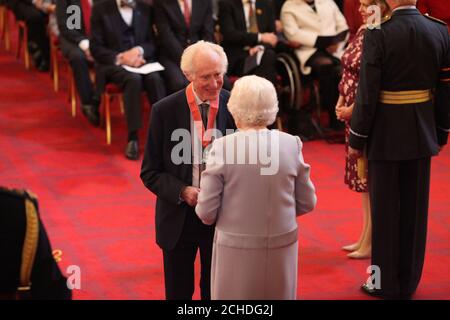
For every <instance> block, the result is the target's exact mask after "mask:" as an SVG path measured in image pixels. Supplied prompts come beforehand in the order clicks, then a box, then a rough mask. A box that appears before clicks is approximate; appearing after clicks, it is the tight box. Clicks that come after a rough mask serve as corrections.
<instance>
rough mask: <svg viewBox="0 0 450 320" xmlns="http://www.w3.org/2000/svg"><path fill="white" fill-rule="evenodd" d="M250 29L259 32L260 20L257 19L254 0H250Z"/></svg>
mask: <svg viewBox="0 0 450 320" xmlns="http://www.w3.org/2000/svg"><path fill="white" fill-rule="evenodd" d="M248 31H249V32H251V33H258V32H259V31H258V22H257V21H256V14H255V10H253V1H252V0H249V1H248Z"/></svg>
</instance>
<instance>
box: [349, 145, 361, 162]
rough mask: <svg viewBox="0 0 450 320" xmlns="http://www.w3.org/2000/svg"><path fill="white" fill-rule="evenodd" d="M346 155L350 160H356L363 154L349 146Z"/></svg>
mask: <svg viewBox="0 0 450 320" xmlns="http://www.w3.org/2000/svg"><path fill="white" fill-rule="evenodd" d="M348 155H349V156H350V158H353V159H358V158H361V157H362V155H363V153H362V151H361V150H357V149H353V148H352V147H350V146H349V147H348Z"/></svg>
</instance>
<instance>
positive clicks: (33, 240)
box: [0, 186, 72, 300]
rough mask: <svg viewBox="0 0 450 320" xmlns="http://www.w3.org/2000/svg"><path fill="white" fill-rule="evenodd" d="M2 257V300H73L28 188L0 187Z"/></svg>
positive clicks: (0, 288)
mask: <svg viewBox="0 0 450 320" xmlns="http://www.w3.org/2000/svg"><path fill="white" fill-rule="evenodd" d="M0 256H1V261H2V262H1V263H0V300H11V299H13V300H24V299H26V300H69V299H71V297H72V291H71V290H70V289H69V288H68V287H67V279H66V277H64V275H63V274H62V273H61V270H60V269H59V266H58V264H57V263H56V261H55V259H54V257H53V254H52V248H51V245H50V241H49V238H48V236H47V232H46V230H45V228H44V225H43V224H42V221H41V219H40V217H39V210H38V201H37V198H36V196H35V195H33V194H32V193H31V192H29V191H26V190H13V189H7V188H4V187H1V186H0Z"/></svg>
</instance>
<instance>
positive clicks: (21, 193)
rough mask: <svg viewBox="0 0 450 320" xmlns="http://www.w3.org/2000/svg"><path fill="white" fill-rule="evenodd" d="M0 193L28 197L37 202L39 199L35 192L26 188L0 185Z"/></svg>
mask: <svg viewBox="0 0 450 320" xmlns="http://www.w3.org/2000/svg"><path fill="white" fill-rule="evenodd" d="M0 193H4V194H7V195H9V196H14V197H18V198H28V199H30V200H32V201H35V202H36V201H37V196H36V195H35V194H34V193H33V192H31V191H29V190H25V189H13V188H7V187H3V186H0Z"/></svg>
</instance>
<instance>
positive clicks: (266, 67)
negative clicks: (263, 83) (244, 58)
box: [253, 48, 277, 85]
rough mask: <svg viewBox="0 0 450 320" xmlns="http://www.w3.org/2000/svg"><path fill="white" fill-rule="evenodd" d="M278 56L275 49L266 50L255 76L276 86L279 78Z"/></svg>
mask: <svg viewBox="0 0 450 320" xmlns="http://www.w3.org/2000/svg"><path fill="white" fill-rule="evenodd" d="M276 61H277V56H276V53H275V51H274V50H273V49H270V48H266V49H265V50H264V54H263V56H262V58H261V63H260V65H259V66H258V67H256V69H255V71H254V72H253V74H254V75H257V76H260V77H263V78H266V79H267V80H269V81H270V82H272V83H273V84H274V85H275V82H276V78H277V71H276Z"/></svg>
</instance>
